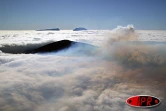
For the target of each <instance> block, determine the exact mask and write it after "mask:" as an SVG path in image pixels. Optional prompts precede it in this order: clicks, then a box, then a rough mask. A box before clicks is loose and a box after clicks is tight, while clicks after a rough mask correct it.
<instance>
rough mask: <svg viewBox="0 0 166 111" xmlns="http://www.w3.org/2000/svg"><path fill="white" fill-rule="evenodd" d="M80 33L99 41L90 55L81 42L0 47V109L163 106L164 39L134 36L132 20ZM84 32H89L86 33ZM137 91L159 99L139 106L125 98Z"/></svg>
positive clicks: (107, 110) (120, 110) (108, 110)
mask: <svg viewBox="0 0 166 111" xmlns="http://www.w3.org/2000/svg"><path fill="white" fill-rule="evenodd" d="M42 33H45V32H42ZM57 33H59V32H57ZM65 33H66V32H65ZM74 33H75V32H74ZM77 33H79V32H77ZM80 33H83V34H80V35H81V36H82V35H84V36H83V39H82V38H79V39H78V38H74V40H78V41H81V42H82V41H84V42H85V41H86V40H87V41H88V42H87V43H91V44H93V45H96V44H97V43H98V42H100V45H97V46H100V47H99V48H98V49H97V50H95V51H94V50H93V49H92V50H91V52H93V53H92V54H91V55H89V52H86V51H84V52H83V53H81V48H84V47H79V50H74V51H73V49H74V48H75V47H71V48H70V49H69V50H67V51H62V52H58V53H46V54H9V53H3V51H2V52H0V110H1V111H45V110H47V111H135V110H138V111H158V110H159V111H164V110H165V109H166V105H165V103H166V101H165V98H166V95H165V94H166V87H165V86H166V82H165V80H166V76H165V72H166V49H164V47H165V43H161V42H159V41H157V42H152V41H151V42H150V43H149V42H140V41H141V40H139V38H141V37H138V34H139V33H138V32H136V31H135V30H134V27H133V26H127V27H117V28H116V29H114V30H112V31H107V33H106V34H103V32H102V34H101V33H99V32H98V31H94V32H93V31H92V32H90V31H89V32H88V31H87V32H86V31H85V32H80ZM87 33H89V34H87ZM94 33H95V34H94ZM91 34H92V35H93V36H92V35H91ZM143 34H146V33H143ZM61 35H63V34H61ZM68 35H69V36H70V35H71V34H68ZM77 35H79V34H77ZM147 35H148V34H147ZM152 35H153V34H152ZM85 36H88V37H89V38H88V39H86V38H84V37H85ZM91 36H92V37H93V38H90V37H91ZM164 36H165V35H163V37H164ZM100 37H102V40H101V38H100ZM94 38H95V39H94ZM97 38H99V39H97ZM93 39H94V41H95V42H93ZM51 41H55V39H54V40H51ZM42 42H43V41H42ZM4 43H5V42H4ZM40 43H41V41H40ZM5 44H8V43H7V42H6V43H5ZM10 44H11V42H10ZM10 44H8V45H10ZM15 44H17V43H15ZM27 44H28V43H27ZM19 45H20V44H18V46H19ZM25 45H26V44H25ZM2 47H4V45H3V46H2ZM77 53H81V54H79V55H78V54H77ZM140 94H143V95H153V96H156V97H158V98H160V99H161V102H162V104H160V105H159V106H158V107H155V108H150V109H138V108H132V107H130V106H128V105H127V104H126V103H125V101H126V99H127V98H128V97H130V96H133V95H140Z"/></svg>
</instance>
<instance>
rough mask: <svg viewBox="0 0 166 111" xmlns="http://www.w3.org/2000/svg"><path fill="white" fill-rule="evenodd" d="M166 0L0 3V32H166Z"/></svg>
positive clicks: (0, 0) (20, 0) (12, 0)
mask: <svg viewBox="0 0 166 111" xmlns="http://www.w3.org/2000/svg"><path fill="white" fill-rule="evenodd" d="M165 11H166V0H0V30H33V29H43V28H56V27H58V28H60V29H73V28H75V27H79V26H82V27H86V28H88V29H112V28H115V27H116V26H117V25H121V26H126V25H128V24H133V25H134V27H135V28H136V29H139V30H140V29H142V30H144V29H147V30H166V12H165Z"/></svg>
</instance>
